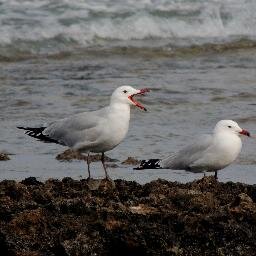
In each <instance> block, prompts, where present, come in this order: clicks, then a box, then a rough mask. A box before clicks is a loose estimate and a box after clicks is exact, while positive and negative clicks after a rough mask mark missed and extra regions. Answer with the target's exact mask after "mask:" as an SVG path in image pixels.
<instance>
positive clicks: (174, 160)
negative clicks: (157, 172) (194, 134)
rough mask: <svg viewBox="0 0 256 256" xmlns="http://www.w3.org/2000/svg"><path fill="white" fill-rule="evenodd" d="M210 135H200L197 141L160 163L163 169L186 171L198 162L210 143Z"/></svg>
mask: <svg viewBox="0 0 256 256" xmlns="http://www.w3.org/2000/svg"><path fill="white" fill-rule="evenodd" d="M212 139H213V138H212V136H211V135H202V136H200V137H198V139H197V140H196V141H195V142H194V143H192V144H190V145H188V146H186V147H184V148H183V149H181V150H180V151H179V152H177V153H174V154H172V155H170V156H168V157H166V158H164V159H163V160H161V162H160V166H162V167H163V168H170V169H179V170H186V169H189V168H190V166H192V165H193V163H194V162H196V161H197V160H199V159H200V158H201V157H202V155H203V154H204V152H205V151H206V150H207V149H208V148H209V146H210V145H211V143H212Z"/></svg>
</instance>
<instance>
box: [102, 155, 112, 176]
mask: <svg viewBox="0 0 256 256" xmlns="http://www.w3.org/2000/svg"><path fill="white" fill-rule="evenodd" d="M101 162H102V165H103V168H104V171H105V175H106V179H107V180H109V179H110V178H109V176H108V172H107V167H106V164H105V157H104V152H102V154H101Z"/></svg>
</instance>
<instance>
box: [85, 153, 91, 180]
mask: <svg viewBox="0 0 256 256" xmlns="http://www.w3.org/2000/svg"><path fill="white" fill-rule="evenodd" d="M86 162H87V170H88V179H90V178H91V171H90V151H89V152H88V154H87V159H86Z"/></svg>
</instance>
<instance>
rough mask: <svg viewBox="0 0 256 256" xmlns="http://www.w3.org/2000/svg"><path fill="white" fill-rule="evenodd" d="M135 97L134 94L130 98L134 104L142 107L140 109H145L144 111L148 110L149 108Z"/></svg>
mask: <svg viewBox="0 0 256 256" xmlns="http://www.w3.org/2000/svg"><path fill="white" fill-rule="evenodd" d="M133 97H134V95H132V96H129V99H130V100H131V101H132V102H133V104H134V105H135V106H136V107H138V108H140V109H143V110H144V111H147V109H146V108H145V107H144V106H142V105H141V104H140V103H139V102H138V101H136V100H135V99H134V98H133Z"/></svg>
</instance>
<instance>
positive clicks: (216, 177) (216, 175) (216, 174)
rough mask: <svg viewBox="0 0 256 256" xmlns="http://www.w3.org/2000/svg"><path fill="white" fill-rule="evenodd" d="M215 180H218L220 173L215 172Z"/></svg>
mask: <svg viewBox="0 0 256 256" xmlns="http://www.w3.org/2000/svg"><path fill="white" fill-rule="evenodd" d="M214 178H215V180H218V171H215V172H214Z"/></svg>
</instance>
